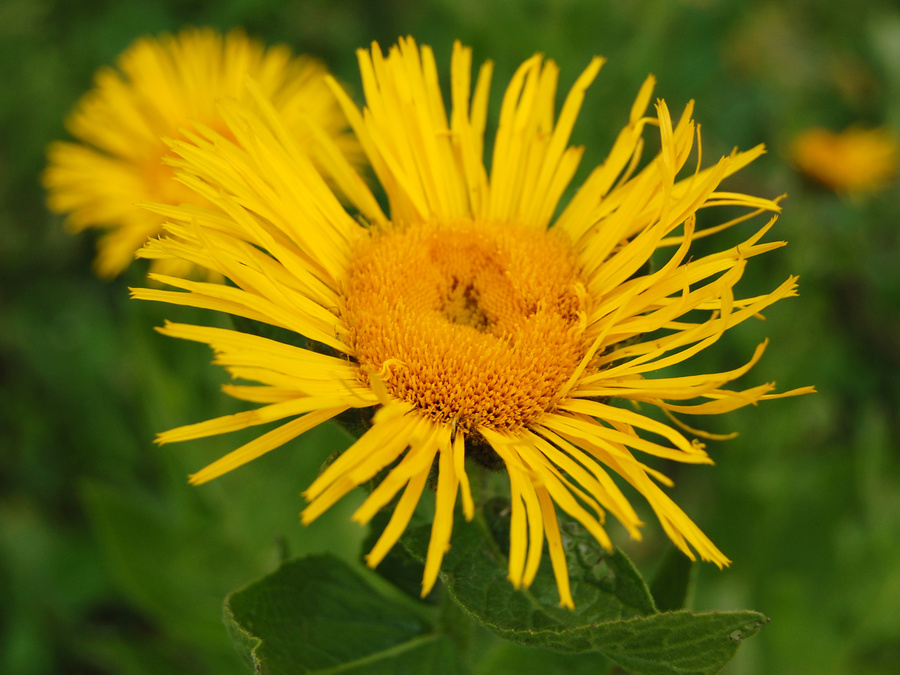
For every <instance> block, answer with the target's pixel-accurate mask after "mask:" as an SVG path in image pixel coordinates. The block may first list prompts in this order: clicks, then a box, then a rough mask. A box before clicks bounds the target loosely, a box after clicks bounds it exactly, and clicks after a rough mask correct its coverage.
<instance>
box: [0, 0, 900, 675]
mask: <svg viewBox="0 0 900 675" xmlns="http://www.w3.org/2000/svg"><path fill="white" fill-rule="evenodd" d="M185 24H195V25H211V26H215V27H219V28H223V29H225V28H229V27H232V26H243V27H244V28H246V29H247V31H248V32H250V33H251V34H253V35H256V36H258V37H260V38H263V39H264V40H266V41H268V42H275V41H281V42H286V43H288V44H290V45H292V46H293V47H294V48H295V49H296V50H297V51H298V52H306V53H312V54H315V55H318V56H320V57H321V58H322V59H324V60H325V61H326V62H327V63H328V64H329V66H330V67H331V68H332V69H333V70H334V71H335V72H336V73H337V74H338V76H339V77H340V78H341V79H342V80H343V81H345V82H347V83H348V84H349V85H350V86H351V87H355V88H356V90H357V91H358V89H359V86H358V76H357V74H356V64H355V55H354V49H355V48H357V47H360V46H366V45H368V43H369V42H370V41H372V40H378V41H379V42H381V43H382V44H383V45H388V44H390V43H391V42H393V41H394V40H395V39H396V37H397V36H398V35H403V34H412V35H413V36H415V37H416V38H417V39H418V40H419V41H420V42H423V43H429V44H431V45H433V47H434V48H435V51H436V54H437V57H438V61H439V64H440V65H441V67H442V69H443V70H442V73H443V75H444V76H445V77H446V75H447V73H448V71H449V54H450V47H451V44H452V41H453V40H454V39H456V38H459V39H461V40H462V41H463V42H465V43H467V44H470V45H472V46H473V47H474V49H475V60H476V63H478V62H481V61H483V60H485V59H493V60H494V61H495V64H496V71H495V78H494V86H493V89H492V93H493V96H494V101H495V102H497V101H498V100H499V96H500V94H501V93H502V90H503V87H504V86H505V83H506V82H507V81H508V78H509V76H510V75H511V73H512V71H513V70H514V69H515V67H516V66H517V65H518V64H519V63H520V62H521V61H522V60H523V59H524V58H526V57H527V56H529V55H531V54H532V53H533V52H535V51H541V52H544V53H546V54H547V55H548V56H549V57H552V58H553V59H555V60H556V61H557V62H558V63H559V64H560V66H561V70H562V75H561V87H560V89H561V90H563V91H564V90H565V89H567V88H568V86H569V85H570V84H571V83H572V82H573V81H574V79H575V77H576V76H577V75H578V73H580V71H581V69H582V68H583V67H584V66H585V65H586V64H587V62H588V60H589V58H590V57H591V56H592V55H593V54H603V55H605V56H607V57H608V58H609V63H608V65H607V66H605V67H604V70H603V72H602V73H601V75H600V77H599V79H598V81H597V83H596V84H595V85H594V86H593V87H592V89H591V91H590V92H589V96H588V99H587V101H586V103H585V108H584V111H583V113H582V115H581V117H580V120H579V124H578V126H577V129H576V134H575V141H576V142H577V143H583V144H585V145H586V146H587V151H586V154H585V159H584V161H583V162H582V170H581V173H580V175H581V176H582V177H583V176H584V175H585V174H586V172H587V170H588V169H589V168H590V167H592V166H593V165H595V164H597V163H599V162H600V161H602V159H603V157H604V155H605V152H606V151H607V150H608V148H609V145H610V142H611V139H612V138H613V137H614V134H615V133H616V132H617V131H618V129H619V128H620V127H621V126H622V124H623V123H624V121H625V120H626V119H627V113H628V109H629V108H630V105H631V102H632V100H633V97H634V95H635V94H636V93H637V90H638V88H639V86H640V84H641V82H642V81H643V79H644V78H645V77H646V75H647V74H648V73H650V72H652V73H654V74H655V75H656V76H657V77H658V79H659V86H658V89H657V94H658V95H659V96H662V97H664V98H665V99H666V100H667V102H668V103H669V106H670V108H671V109H672V110H673V111H680V109H681V108H682V107H683V106H684V105H685V103H686V102H687V101H688V100H689V99H690V98H694V99H696V102H697V108H696V114H695V116H696V118H697V119H698V121H699V122H700V123H701V124H702V127H703V133H704V136H703V139H704V144H703V148H704V156H705V157H706V158H707V161H712V160H713V159H715V157H717V156H719V155H721V154H724V153H727V152H729V151H730V150H731V148H732V147H733V146H739V147H741V148H749V147H751V146H753V145H755V144H756V143H759V142H764V143H766V144H767V146H768V147H769V149H770V152H769V154H767V155H765V156H764V157H763V158H762V159H760V160H758V161H757V162H756V163H755V164H754V165H752V166H751V167H749V168H748V169H747V170H745V171H744V172H742V174H741V175H739V176H738V177H736V178H735V179H734V180H733V181H732V182H731V183H730V187H732V188H734V189H740V190H743V191H746V192H750V193H753V194H761V195H765V196H775V195H778V194H782V193H784V192H787V193H788V194H789V198H788V199H787V200H786V202H785V203H784V205H785V213H784V215H783V217H782V218H781V219H780V220H779V223H778V224H777V226H776V229H775V231H774V232H773V234H771V235H769V238H770V239H772V238H777V239H781V238H784V239H787V240H788V241H789V242H790V245H789V246H788V247H787V248H785V249H781V250H779V251H776V252H774V253H770V254H767V255H766V256H764V257H763V258H760V259H755V260H753V261H752V263H751V264H750V266H749V270H748V275H747V278H746V280H745V281H744V282H742V287H741V289H740V290H743V291H744V294H753V293H758V292H762V291H763V290H765V289H767V288H773V287H774V286H775V285H777V284H778V283H780V282H781V281H782V280H783V279H784V278H785V277H786V276H787V275H788V274H799V275H800V287H801V297H800V298H797V299H791V300H787V301H784V302H781V303H779V304H778V305H776V306H775V307H774V308H772V309H771V310H770V311H769V312H767V320H766V321H765V322H760V321H753V322H751V323H748V324H745V325H744V326H741V327H740V328H739V329H738V330H735V331H732V332H731V333H729V334H728V335H726V337H725V338H724V339H723V340H722V341H721V342H720V343H719V344H718V345H716V347H714V348H713V349H712V350H710V353H709V354H705V355H704V356H703V358H702V359H701V360H700V362H699V363H698V364H697V365H692V366H691V368H692V370H693V369H697V368H699V367H701V366H703V367H708V368H719V369H726V368H732V367H735V366H736V365H738V364H739V363H743V362H744V361H745V360H746V359H747V358H749V356H750V354H751V353H752V350H753V347H754V346H755V344H756V343H757V342H759V341H760V340H761V339H763V338H764V337H766V336H768V337H770V338H771V339H772V342H771V345H770V347H769V349H768V352H767V354H766V355H765V357H764V358H763V360H762V362H761V363H760V364H759V365H758V366H757V367H756V368H755V369H754V371H752V372H751V374H750V375H748V376H747V377H746V378H745V381H743V382H742V384H746V386H751V385H754V384H757V383H760V382H763V381H768V380H777V381H778V383H779V385H780V388H782V389H788V388H793V387H799V386H803V385H807V384H814V385H816V387H817V388H818V389H819V392H820V393H818V394H816V395H813V396H807V397H803V398H800V399H788V400H784V401H776V402H770V403H765V404H762V405H760V406H759V407H758V408H752V409H748V410H743V411H738V412H735V413H732V414H730V415H728V416H726V419H723V420H713V421H712V422H711V425H712V427H713V428H714V430H717V431H728V430H737V431H739V432H741V435H740V436H739V438H737V439H736V440H733V441H730V442H725V443H712V444H710V450H711V454H712V455H713V457H714V458H715V459H716V461H717V466H716V467H713V468H704V467H690V468H688V469H686V470H681V471H678V472H677V476H676V477H677V479H678V485H677V486H676V488H675V489H674V490H672V495H673V497H674V498H675V499H676V500H677V501H678V502H679V503H680V504H681V505H682V506H683V507H684V508H685V510H686V511H687V512H688V513H689V514H691V515H692V516H693V517H694V518H695V520H696V521H697V522H698V524H699V525H700V526H701V527H703V528H704V529H705V531H706V532H707V533H708V534H709V535H710V536H711V537H712V539H713V540H714V541H716V543H717V544H718V545H719V546H720V547H721V549H722V550H723V551H724V552H725V553H726V554H727V555H728V556H730V557H731V558H732V559H733V560H734V564H733V566H732V567H731V568H730V569H728V570H726V571H723V572H719V571H718V570H716V569H715V568H714V567H712V566H702V567H701V568H700V569H699V573H698V579H697V586H696V589H695V592H694V595H693V599H692V606H693V607H694V608H695V609H700V610H708V609H721V610H727V609H757V610H760V611H762V612H764V613H766V614H767V615H768V616H770V617H771V618H772V622H771V623H770V624H769V625H767V626H766V627H765V628H764V630H763V631H762V632H761V633H760V635H758V636H757V637H755V638H753V639H752V640H749V641H748V642H747V643H746V644H745V645H743V647H742V648H741V650H740V652H739V653H738V656H737V657H736V659H735V660H734V661H733V662H732V663H731V664H729V666H728V667H727V668H726V672H727V673H731V674H732V675H737V674H741V675H744V674H756V673H764V674H775V675H779V674H781V673H788V674H790V673H801V674H802V673H817V674H821V675H827V674H831V673H834V674H838V673H841V674H846V673H854V674H856V673H896V672H900V490H898V487H900V470H898V463H900V462H898V453H897V450H896V447H897V443H898V439H900V422H898V419H900V381H898V366H900V313H898V308H900V272H898V270H897V263H898V260H900V247H898V244H900V241H898V240H900V235H898V227H900V219H898V216H900V206H898V203H897V196H898V192H897V189H896V188H895V187H892V188H890V189H888V190H886V191H884V192H881V193H879V194H875V195H872V196H868V197H865V198H857V199H846V198H839V197H837V196H835V195H833V194H832V193H830V192H828V191H825V190H823V189H820V188H818V187H816V186H814V185H811V184H809V183H808V182H806V181H805V180H804V179H803V178H802V177H801V176H799V175H797V173H796V172H795V171H794V170H793V169H792V168H791V166H790V163H789V159H788V157H787V148H788V147H789V143H790V140H791V138H792V136H793V135H794V134H795V133H797V132H799V131H800V130H802V129H804V128H806V127H808V126H813V125H823V126H827V127H830V128H832V129H834V130H840V129H843V128H844V127H846V126H848V125H849V124H852V123H863V124H868V125H880V124H888V125H890V126H891V127H892V128H893V129H895V130H900V10H898V8H897V7H896V6H895V5H893V4H889V3H886V2H884V3H882V2H877V1H873V2H867V3H863V4H854V3H849V2H838V1H836V0H835V1H831V2H823V1H822V0H806V1H803V0H779V1H774V2H767V1H764V0H757V1H751V2H747V1H736V0H694V1H691V2H688V1H681V2H674V1H671V0H669V1H666V0H659V1H654V2H639V1H634V2H597V1H594V0H557V1H556V2H539V1H536V0H535V1H519V2H517V1H515V0H497V1H494V2H482V1H479V0H432V1H431V2H422V1H411V0H389V1H385V2H369V1H367V0H308V1H300V2H282V1H281V0H218V1H217V2H211V1H209V0H191V1H188V2H176V1H175V0H170V1H169V2H152V1H151V0H135V1H132V2H128V3H123V2H114V1H112V0H105V1H102V0H101V1H97V0H56V1H54V0H0V280H2V281H0V672H2V673H4V674H13V675H32V674H34V675H37V674H43V673H86V674H87V673H89V674H95V673H96V674H106V673H135V674H144V673H148V674H149V673H199V674H204V673H210V674H220V673H240V672H245V667H244V666H243V664H241V663H240V661H239V660H238V658H237V656H236V655H235V652H234V650H233V648H232V647H231V645H230V642H229V640H228V637H227V635H226V633H225V630H224V628H223V627H222V624H221V621H220V614H221V602H222V598H223V597H224V595H225V594H226V593H227V592H228V591H230V590H233V589H235V588H237V587H240V586H242V585H244V584H246V583H248V582H249V581H251V580H253V579H254V578H256V577H257V576H259V575H260V574H263V573H266V572H268V571H271V570H272V569H274V567H275V566H276V565H277V563H278V560H279V559H280V558H281V557H282V556H283V555H285V554H288V555H296V554H302V553H304V552H309V551H323V550H330V551H335V552H337V553H338V554H339V555H342V556H344V557H346V558H348V559H354V558H355V557H356V556H357V555H358V549H359V543H360V540H361V538H362V536H363V535H364V532H362V531H361V530H360V528H358V527H357V526H356V525H354V524H352V523H350V522H349V517H348V516H349V513H350V512H351V509H352V504H349V503H346V504H341V505H339V506H338V507H337V508H335V509H333V510H332V511H331V512H329V513H328V514H327V515H326V517H324V518H322V519H321V520H320V521H318V522H317V523H315V524H314V526H312V527H310V528H306V529H304V528H302V526H301V525H300V524H299V521H298V518H297V514H298V512H299V511H300V509H301V507H302V498H301V497H300V492H301V490H302V489H303V488H304V487H305V486H306V485H307V484H308V482H309V480H310V477H311V476H313V475H315V472H316V471H317V470H318V466H319V465H320V463H321V462H322V460H323V459H324V458H325V457H326V456H327V455H328V454H329V453H330V452H331V451H332V450H333V449H335V448H336V447H340V446H341V445H342V444H346V442H347V440H346V437H344V436H343V435H342V433H341V432H339V431H338V430H337V429H334V428H327V429H319V430H316V431H314V432H311V433H310V434H309V435H308V436H307V437H306V438H304V439H303V440H301V441H300V442H295V443H293V444H292V445H291V446H289V447H285V448H283V449H281V450H279V451H277V452H273V453H271V454H270V455H269V456H267V457H265V458H263V459H261V460H258V461H256V462H254V463H253V464H252V465H249V466H247V467H245V468H242V469H241V470H239V471H236V472H233V473H232V474H229V475H227V476H225V477H223V478H221V479H219V480H217V481H215V482H214V483H212V484H210V485H207V486H203V487H201V488H191V487H189V486H188V485H187V483H186V480H185V478H186V475H187V473H188V472H190V471H193V470H196V469H198V468H200V467H202V466H204V465H205V464H206V463H207V462H209V461H211V460H212V459H214V458H216V457H218V456H220V455H221V454H224V452H226V451H227V450H229V449H232V448H234V447H236V444H237V442H238V440H239V439H235V438H234V437H227V438H220V439H211V440H209V441H205V442H195V443H190V444H185V445H183V446H166V447H163V448H159V447H157V446H155V445H154V444H153V443H152V440H153V437H154V435H155V434H156V433H157V432H159V431H162V430H164V429H167V428H170V427H172V426H176V425H180V424H184V423H188V422H193V421H199V420H202V419H206V418H207V417H210V416H213V415H217V414H222V413H224V412H227V411H230V410H235V409H237V408H236V405H235V404H233V403H232V402H230V401H228V400H226V399H225V397H224V396H222V395H221V394H220V393H219V392H218V386H219V384H221V382H222V380H223V377H222V373H221V372H219V371H218V370H217V369H216V368H213V367H211V366H210V365H209V361H210V354H209V353H208V351H207V349H206V348H205V347H202V346H198V345H193V344H188V343H180V342H177V341H174V340H171V339H167V338H163V337H161V336H159V335H158V334H157V333H155V332H154V331H153V330H152V327H153V326H155V325H159V324H160V323H161V322H162V321H163V319H164V318H171V319H175V320H193V319H196V320H197V321H200V322H204V321H206V322H208V321H209V320H210V319H209V317H205V316H203V315H202V314H200V313H199V312H198V313H196V314H195V313H193V312H192V311H191V310H188V309H184V308H169V307H161V306H151V305H146V304H141V303H138V302H134V301H129V300H128V299H127V295H128V294H127V286H128V285H137V284H140V283H141V278H142V274H143V271H144V270H143V269H142V268H140V267H139V266H137V265H136V266H134V267H133V268H132V269H131V270H130V271H129V273H128V274H127V275H126V278H123V279H120V280H117V281H115V282H112V283H106V282H102V281H100V280H98V279H96V278H95V277H94V276H92V274H91V271H90V263H91V259H92V257H93V247H94V239H93V238H92V236H90V235H81V236H77V237H71V236H69V235H68V234H66V233H65V232H64V231H63V229H62V225H61V221H60V219H59V218H58V217H55V216H52V215H50V214H48V212H47V211H46V210H45V208H44V205H43V193H42V190H41V187H40V185H39V174H40V172H41V170H42V168H43V165H44V148H45V146H46V144H47V143H48V142H49V141H51V140H53V139H57V138H66V134H65V131H64V129H63V118H64V116H65V115H66V113H67V112H68V111H69V109H70V108H71V106H72V105H73V104H74V103H75V102H76V100H77V99H78V98H79V97H80V96H81V95H82V94H83V93H84V92H85V91H86V90H87V89H88V88H89V87H90V86H91V78H92V74H93V72H94V70H95V69H96V68H97V67H98V66H101V65H104V64H109V63H112V62H113V61H114V59H115V57H116V55H117V54H118V53H119V52H120V51H121V50H122V49H124V48H125V47H126V46H128V44H129V43H130V42H131V41H132V40H133V39H135V38H136V37H138V36H140V35H143V34H147V33H151V34H152V33H158V32H160V31H164V30H177V29H178V28H180V27H181V26H183V25H185ZM492 113H493V115H494V119H496V113H497V106H496V105H495V106H494V107H493V108H492ZM750 227H752V226H744V227H743V228H741V230H740V232H738V233H735V234H734V236H732V237H731V239H729V237H728V236H725V237H723V238H721V239H720V240H719V241H717V242H715V243H717V244H723V245H724V242H727V243H728V244H731V243H733V242H734V241H737V240H738V239H737V238H738V237H746V236H749V234H750V232H751V229H750ZM701 421H703V422H705V420H701ZM667 468H668V467H667ZM348 501H352V499H351V500H348ZM649 522H650V524H648V527H647V540H648V541H647V542H645V543H644V544H642V545H640V546H633V545H629V546H628V551H629V553H630V554H631V555H632V556H633V557H634V558H635V560H636V562H637V563H638V565H639V566H640V567H641V568H642V569H643V570H644V571H646V572H648V573H652V571H653V569H654V565H655V564H656V561H657V560H658V558H659V555H660V551H662V550H663V545H664V542H663V541H662V540H661V539H660V534H659V527H658V525H657V524H655V523H654V522H653V521H652V520H651V521H649ZM619 541H620V542H621V543H623V544H624V543H626V542H624V539H623V538H622V537H620V538H619ZM483 672H484V673H485V675H488V673H490V675H493V674H494V673H496V672H497V671H496V670H483ZM518 672H522V671H518ZM585 672H589V671H587V670H586V671H585Z"/></svg>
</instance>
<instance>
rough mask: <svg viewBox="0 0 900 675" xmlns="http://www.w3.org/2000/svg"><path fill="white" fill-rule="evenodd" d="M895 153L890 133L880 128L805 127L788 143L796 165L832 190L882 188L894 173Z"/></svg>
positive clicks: (898, 158)
mask: <svg viewBox="0 0 900 675" xmlns="http://www.w3.org/2000/svg"><path fill="white" fill-rule="evenodd" d="M898 155H900V150H898V147H897V141H896V139H895V138H894V135H893V134H892V133H891V132H890V131H888V130H887V129H884V128H881V129H861V128H858V127H851V128H849V129H845V130H844V131H842V132H841V133H839V134H836V133H834V132H833V131H829V130H828V129H821V128H817V129H808V130H807V131H804V132H803V133H801V134H799V135H798V136H797V137H796V138H795V139H794V142H793V145H792V146H791V157H792V159H793V161H794V164H795V165H796V166H797V168H799V169H800V170H801V171H802V172H803V173H805V174H806V175H807V176H809V177H810V178H812V179H813V180H815V181H818V182H819V183H821V184H822V185H825V186H826V187H829V188H831V189H832V190H834V191H835V192H847V193H859V192H871V191H875V190H879V189H883V188H884V187H886V186H887V183H888V180H889V179H890V178H892V177H893V176H894V174H896V173H897V162H898V160H900V156H898Z"/></svg>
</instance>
